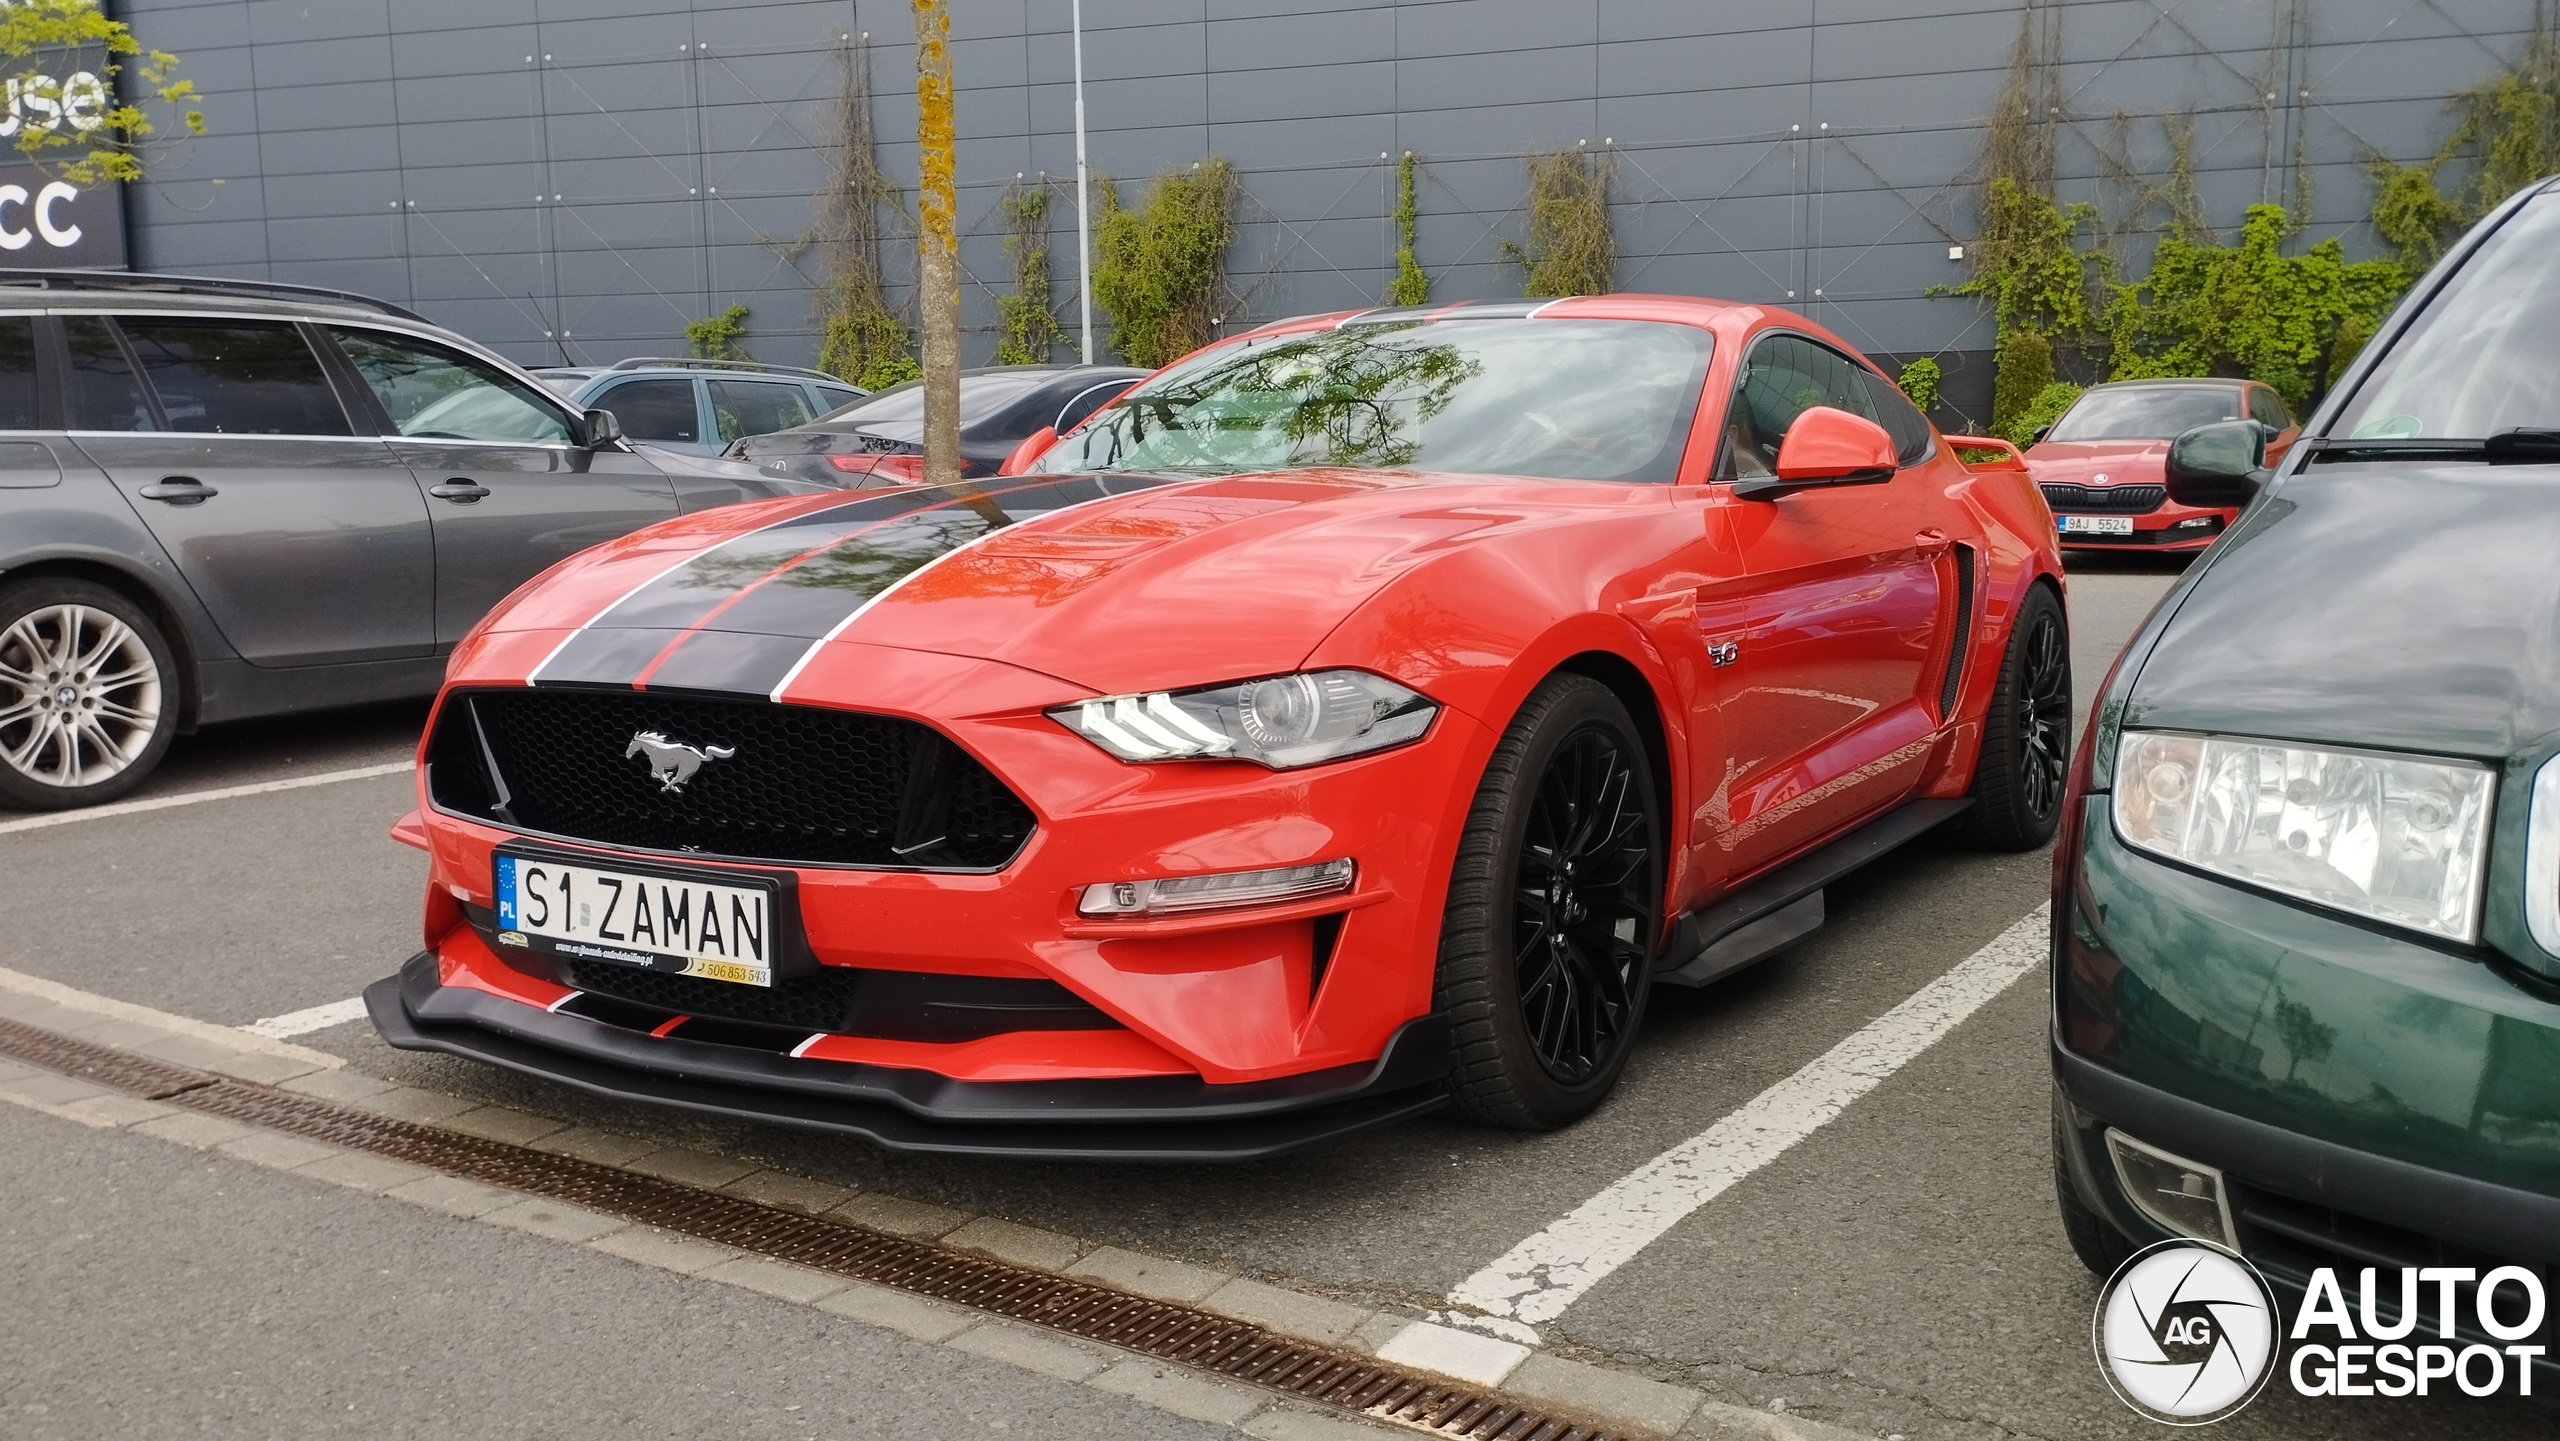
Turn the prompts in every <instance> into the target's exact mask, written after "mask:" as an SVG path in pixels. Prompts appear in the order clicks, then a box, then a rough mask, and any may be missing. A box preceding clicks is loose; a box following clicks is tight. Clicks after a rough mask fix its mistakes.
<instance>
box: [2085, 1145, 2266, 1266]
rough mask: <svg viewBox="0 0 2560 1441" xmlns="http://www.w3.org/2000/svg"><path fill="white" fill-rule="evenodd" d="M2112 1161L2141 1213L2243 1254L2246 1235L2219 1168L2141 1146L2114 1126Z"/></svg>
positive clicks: (2120, 1184) (2118, 1179) (2118, 1180)
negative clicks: (2233, 1217)
mask: <svg viewBox="0 0 2560 1441" xmlns="http://www.w3.org/2000/svg"><path fill="white" fill-rule="evenodd" d="M2107 1156H2108V1158H2109V1159H2110V1160H2112V1161H2114V1162H2115V1168H2116V1185H2117V1186H2118V1187H2119V1188H2121V1189H2122V1190H2123V1192H2124V1198H2125V1199H2126V1200H2127V1201H2130V1202H2132V1203H2133V1208H2134V1209H2135V1210H2137V1211H2140V1212H2141V1213H2142V1214H2144V1215H2145V1216H2148V1217H2150V1218H2151V1219H2152V1220H2154V1221H2157V1222H2159V1223H2160V1224H2161V1225H2162V1226H2163V1227H2166V1228H2167V1229H2169V1230H2171V1231H2174V1232H2176V1233H2177V1234H2179V1235H2181V1236H2194V1237H2196V1238H2197V1239H2199V1240H2205V1241H2211V1242H2213V1243H2214V1244H2215V1245H2218V1246H2221V1247H2223V1248H2224V1249H2226V1250H2230V1251H2234V1252H2236V1251H2238V1250H2239V1249H2240V1233H2239V1231H2238V1230H2237V1229H2235V1228H2234V1227H2233V1226H2232V1224H2231V1189H2230V1187H2228V1186H2226V1185H2224V1184H2223V1180H2222V1172H2221V1170H2220V1169H2219V1168H2217V1167H2213V1166H2208V1165H2206V1164H2205V1163H2203V1162H2202V1161H2190V1160H2188V1159H2187V1158H2186V1157H2184V1156H2181V1155H2177V1154H2175V1153H2174V1152H2170V1151H2164V1150H2161V1149H2160V1148H2159V1147H2157V1146H2154V1145H2151V1144H2149V1143H2148V1142H2144V1141H2137V1140H2135V1139H2134V1138H2133V1137H2131V1136H2128V1135H2126V1134H2125V1133H2124V1132H2122V1131H2119V1130H2117V1129H2115V1128H2114V1127H2112V1126H2110V1127H2108V1128H2107ZM2164 1183H2167V1184H2164ZM2173 1187H2174V1189H2173Z"/></svg>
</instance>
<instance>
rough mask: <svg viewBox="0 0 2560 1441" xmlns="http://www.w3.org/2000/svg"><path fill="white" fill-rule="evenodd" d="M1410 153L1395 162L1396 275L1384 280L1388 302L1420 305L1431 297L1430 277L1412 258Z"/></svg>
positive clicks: (1412, 212)
mask: <svg viewBox="0 0 2560 1441" xmlns="http://www.w3.org/2000/svg"><path fill="white" fill-rule="evenodd" d="M1414 216H1415V210H1414V204H1413V152H1412V151H1410V150H1408V151H1406V152H1405V153H1404V159H1402V160H1400V161H1398V162H1396V241H1397V244H1396V278H1395V279H1394V280H1392V281H1389V282H1388V283H1387V304H1389V305H1423V304H1427V303H1429V301H1430V299H1431V277H1430V276H1428V275H1425V274H1423V273H1422V265H1421V263H1420V262H1418V261H1416V260H1415V259H1414V258H1413V222H1414Z"/></svg>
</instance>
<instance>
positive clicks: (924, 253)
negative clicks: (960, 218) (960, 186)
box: [912, 0, 960, 485]
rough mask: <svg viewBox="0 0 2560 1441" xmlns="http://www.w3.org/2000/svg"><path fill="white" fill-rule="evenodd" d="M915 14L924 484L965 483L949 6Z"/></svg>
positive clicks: (941, 0) (925, 5) (926, 5)
mask: <svg viewBox="0 0 2560 1441" xmlns="http://www.w3.org/2000/svg"><path fill="white" fill-rule="evenodd" d="M912 3H913V5H914V6H915V12H916V105H917V110H916V145H917V147H918V149H919V150H920V151H921V157H920V159H919V161H918V164H917V176H916V179H917V196H916V217H917V220H918V221H919V224H918V225H917V227H916V245H917V249H918V261H919V264H918V265H917V279H918V282H919V286H920V289H921V292H922V293H921V295H920V297H919V299H920V301H921V306H920V308H921V309H922V311H923V314H922V316H921V319H922V320H923V322H924V327H923V328H924V478H925V482H926V483H927V484H929V485H948V484H950V483H952V482H953V481H956V480H958V479H959V478H960V255H959V250H960V236H959V227H958V225H957V224H956V223H955V211H956V210H957V208H958V205H959V200H958V196H957V194H956V190H955V186H954V183H953V180H952V169H953V156H952V115H951V103H952V97H951V50H950V46H949V40H950V37H951V13H950V11H949V9H948V8H947V7H946V4H945V0H912Z"/></svg>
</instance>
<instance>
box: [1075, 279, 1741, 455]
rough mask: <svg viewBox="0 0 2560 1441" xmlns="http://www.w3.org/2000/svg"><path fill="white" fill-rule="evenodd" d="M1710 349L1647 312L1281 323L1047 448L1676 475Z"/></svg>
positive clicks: (1172, 374)
mask: <svg viewBox="0 0 2560 1441" xmlns="http://www.w3.org/2000/svg"><path fill="white" fill-rule="evenodd" d="M1710 348H1711V337H1710V336H1709V335H1708V334H1707V332H1705V331H1703V330H1699V329H1696V328H1694V327H1691V326H1685V325H1667V324H1659V323H1655V322H1651V321H1639V320H1466V319H1454V320H1443V321H1437V322H1433V323H1430V324H1422V323H1412V322H1407V323H1398V324H1387V325H1351V326H1345V327H1343V328H1341V329H1338V330H1325V331H1318V332H1315V333H1313V334H1296V335H1281V336H1274V337H1272V338H1270V339H1267V340H1256V341H1248V342H1246V343H1243V344H1240V345H1231V346H1226V347H1222V348H1220V349H1217V350H1214V351H1210V352H1208V353H1206V354H1203V355H1200V356H1197V357H1195V358H1194V359H1192V360H1191V361H1189V362H1187V363H1185V364H1183V365H1181V366H1178V367H1176V368H1175V369H1173V370H1171V371H1168V372H1166V373H1165V374H1164V375H1162V376H1159V377H1157V378H1156V379H1154V380H1152V381H1149V382H1148V383H1146V384H1145V385H1143V386H1141V387H1139V388H1138V389H1136V390H1133V391H1131V392H1130V393H1129V394H1127V395H1126V396H1123V397H1122V398H1121V399H1120V401H1119V403H1118V404H1116V405H1114V406H1113V407H1112V408H1111V409H1109V410H1107V411H1104V412H1103V413H1102V414H1101V416H1100V417H1098V418H1097V419H1096V420H1095V421H1094V422H1093V423H1092V424H1091V425H1090V426H1088V427H1087V428H1086V429H1085V430H1084V431H1083V432H1081V433H1079V434H1077V435H1075V436H1071V437H1069V438H1068V440H1067V442H1066V443H1065V444H1064V445H1062V446H1060V447H1059V448H1058V449H1056V450H1053V451H1051V452H1049V454H1048V456H1047V457H1046V459H1045V460H1044V461H1043V463H1042V464H1043V468H1044V469H1048V470H1052V471H1063V472H1073V471H1090V470H1187V471H1203V472H1210V473H1234V472H1241V471H1262V470H1290V469H1299V468H1303V467H1308V466H1359V467H1364V468H1371V469H1387V470H1412V471H1447V472H1455V473H1459V474H1472V475H1516V476H1528V477H1534V478H1541V479H1553V480H1622V481H1651V482H1656V483H1667V482H1669V481H1671V480H1673V479H1674V478H1676V476H1677V475H1678V472H1679V469H1680V456H1681V452H1682V450H1683V449H1684V448H1685V446H1686V444H1687V442H1688V439H1689V425H1690V422H1691V420H1692V419H1694V418H1695V416H1696V414H1697V409H1698V393H1699V390H1700V389H1701V388H1702V387H1703V386H1704V385H1705V383H1706V369H1707V356H1708V353H1709V350H1710Z"/></svg>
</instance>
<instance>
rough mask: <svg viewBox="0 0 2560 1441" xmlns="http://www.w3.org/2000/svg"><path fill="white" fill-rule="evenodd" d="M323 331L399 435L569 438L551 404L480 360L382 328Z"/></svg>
mask: <svg viewBox="0 0 2560 1441" xmlns="http://www.w3.org/2000/svg"><path fill="white" fill-rule="evenodd" d="M329 333H330V335H331V336H333V337H335V338H336V340H337V342H338V348H339V349H340V350H343V351H345V352H346V355H347V359H348V360H349V361H352V362H353V363H354V365H355V368H356V373H357V374H359V375H361V376H363V377H364V383H365V384H366V385H367V386H369V387H370V388H371V389H372V391H373V393H374V396H375V398H376V399H379V400H380V401H381V402H382V408H383V410H385V411H386V412H388V413H389V414H390V416H391V425H392V428H393V429H395V430H397V431H398V432H399V433H400V434H402V435H407V436H414V437H416V438H418V439H420V440H473V441H481V442H485V443H491V444H501V445H506V444H513V445H524V444H534V445H567V444H570V443H571V441H572V440H573V438H574V437H573V436H572V434H571V432H570V429H569V420H568V417H567V416H565V415H563V414H561V412H560V409H559V407H558V406H555V405H553V404H551V403H550V402H549V401H547V400H546V399H545V398H544V397H542V396H541V395H539V394H537V393H536V392H535V391H534V390H533V389H532V387H530V386H527V385H526V384H524V383H523V382H522V381H519V380H517V379H516V378H515V377H514V376H512V375H509V374H507V373H506V372H505V371H503V370H500V369H499V368H497V367H496V366H494V365H491V364H489V363H488V362H487V361H484V360H480V359H478V358H476V357H474V356H469V355H465V354H463V353H462V352H461V351H458V350H453V349H450V348H448V347H445V346H442V345H438V344H436V343H435V342H433V341H429V340H419V339H417V338H415V337H413V336H407V335H394V334H392V333H390V332H388V331H380V330H336V329H333V330H331V331H330V332H329Z"/></svg>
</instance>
